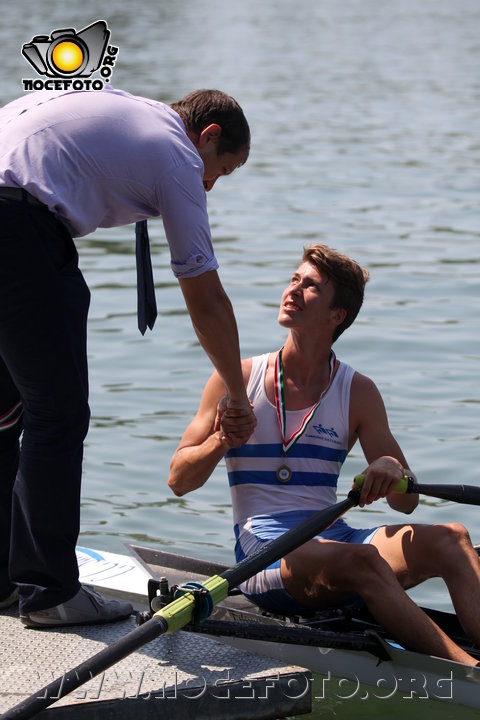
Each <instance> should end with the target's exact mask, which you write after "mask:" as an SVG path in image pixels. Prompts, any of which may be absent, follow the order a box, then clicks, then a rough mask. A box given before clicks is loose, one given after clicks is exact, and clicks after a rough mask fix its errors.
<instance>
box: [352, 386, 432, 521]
mask: <svg viewBox="0 0 480 720" xmlns="http://www.w3.org/2000/svg"><path fill="white" fill-rule="evenodd" d="M350 428H353V434H352V436H351V439H350V442H351V444H353V442H354V441H355V439H356V438H357V437H358V439H359V440H360V444H361V446H362V450H363V452H364V455H365V459H366V460H367V462H368V463H369V465H368V467H367V468H366V469H365V470H364V473H365V482H364V485H363V488H362V496H361V500H360V506H361V507H363V506H364V505H365V504H369V503H371V502H373V501H374V500H377V499H378V498H381V497H386V499H387V502H388V504H389V505H390V507H392V508H393V509H394V510H397V511H399V512H404V513H411V512H412V511H413V510H414V509H415V508H416V507H417V505H418V495H415V494H408V495H407V494H404V493H395V492H393V488H394V487H395V486H396V485H397V483H398V482H399V481H400V479H401V477H402V475H403V474H407V475H410V476H412V477H413V478H415V476H414V475H413V473H412V471H411V470H410V468H409V467H408V463H407V460H406V459H405V456H404V454H403V452H402V450H401V448H400V446H399V444H398V443H397V441H396V440H395V438H394V437H393V435H392V432H391V430H390V427H389V424H388V418H387V413H386V410H385V405H384V403H383V400H382V396H381V395H380V392H379V390H378V388H377V386H376V385H375V383H374V382H372V380H370V379H369V378H367V377H365V376H364V375H361V374H360V373H355V376H354V378H353V381H352V387H351V393H350Z"/></svg>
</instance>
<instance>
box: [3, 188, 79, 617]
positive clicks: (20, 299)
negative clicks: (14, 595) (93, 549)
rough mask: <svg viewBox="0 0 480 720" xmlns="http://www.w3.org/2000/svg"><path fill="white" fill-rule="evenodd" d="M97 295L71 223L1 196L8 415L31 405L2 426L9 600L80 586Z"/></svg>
mask: <svg viewBox="0 0 480 720" xmlns="http://www.w3.org/2000/svg"><path fill="white" fill-rule="evenodd" d="M89 303H90V292H89V290H88V288H87V285H86V283H85V280H84V278H83V276H82V274H81V272H80V270H79V268H78V255H77V251H76V248H75V245H74V242H73V240H72V238H71V237H70V235H69V233H68V231H67V230H66V229H65V227H64V226H63V225H62V224H61V223H60V222H58V221H57V220H56V219H55V217H54V215H53V214H52V213H50V212H49V211H48V210H47V209H46V208H43V207H35V206H32V205H29V204H27V202H26V201H25V200H23V201H13V200H4V199H2V198H1V197H0V417H2V416H5V415H6V414H7V413H8V411H9V410H10V409H11V408H12V407H13V406H14V405H15V404H16V403H17V402H18V401H19V400H21V402H22V404H23V411H24V412H23V418H22V419H21V421H20V422H18V423H16V424H15V425H13V426H12V427H10V428H8V429H4V430H3V431H2V430H0V598H1V597H3V596H5V595H7V594H8V592H9V591H11V589H12V587H13V585H12V584H13V583H15V584H17V585H18V586H19V592H20V611H21V612H22V611H23V612H28V611H32V610H42V609H45V608H48V607H52V606H53V605H57V604H59V603H61V602H64V601H65V600H67V599H69V598H70V597H72V596H73V595H75V593H76V592H77V591H78V589H79V582H78V569H77V562H76V556H75V545H76V542H77V538H78V533H79V528H80V481H81V469H82V455H83V441H84V438H85V435H86V433H87V429H88V423H89V418H90V411H89V407H88V373H87V356H86V325H87V314H88V307H89ZM22 431H23V434H22V435H21V433H22ZM20 441H21V445H20V444H19V443H20Z"/></svg>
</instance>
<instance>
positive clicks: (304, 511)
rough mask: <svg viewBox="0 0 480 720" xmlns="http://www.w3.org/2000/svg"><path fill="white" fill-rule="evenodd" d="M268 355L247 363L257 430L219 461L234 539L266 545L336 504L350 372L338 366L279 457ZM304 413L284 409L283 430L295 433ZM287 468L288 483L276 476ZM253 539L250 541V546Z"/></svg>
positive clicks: (345, 445)
mask: <svg viewBox="0 0 480 720" xmlns="http://www.w3.org/2000/svg"><path fill="white" fill-rule="evenodd" d="M268 358H269V354H265V355H261V356H258V357H254V358H252V370H251V374H250V379H249V382H248V386H247V394H248V397H249V398H250V400H251V402H252V403H253V406H254V410H255V415H256V417H257V427H256V428H255V431H254V433H253V435H252V436H251V437H250V439H249V441H248V443H246V444H245V445H242V447H240V448H235V449H232V450H229V451H228V453H227V454H226V456H225V461H226V466H227V472H228V480H229V484H230V491H231V496H232V508H233V520H234V525H235V535H236V537H237V540H240V538H241V542H242V546H243V547H244V550H246V549H247V547H246V546H248V545H249V543H248V538H247V537H245V534H247V535H248V534H253V536H255V538H258V539H261V540H270V539H272V538H273V537H277V536H278V535H280V534H281V533H282V532H285V530H288V529H289V528H290V527H293V526H294V525H296V524H297V522H299V521H300V520H303V519H304V518H305V517H307V516H308V515H310V514H312V513H313V512H316V511H318V510H321V509H323V508H324V507H327V506H328V505H332V504H334V503H335V502H336V496H337V493H336V489H337V480H338V475H339V473H340V469H341V467H342V464H343V462H344V460H345V458H346V456H347V452H348V437H349V432H348V416H349V404H350V387H351V383H352V378H353V375H354V373H355V371H354V369H353V368H352V367H350V366H349V365H346V364H345V363H340V364H339V366H338V369H337V372H336V374H335V377H334V380H333V382H332V384H331V386H330V388H329V389H328V391H327V392H326V394H325V395H324V397H323V399H322V401H321V403H320V405H319V406H318V407H317V409H316V410H315V413H314V415H313V417H312V418H311V420H310V422H309V423H308V425H307V428H306V430H305V432H304V434H303V435H302V436H301V437H300V438H299V439H298V440H297V442H296V444H295V445H294V446H293V447H292V448H291V450H290V451H289V452H288V454H287V455H286V456H285V455H284V454H283V450H282V438H281V432H280V428H279V424H278V419H277V413H276V409H275V406H274V405H273V404H272V403H271V402H270V401H269V399H268V397H267V394H266V391H265V373H266V370H267V366H268ZM307 411H308V408H307V409H304V410H294V411H289V410H287V427H288V432H289V433H291V432H292V431H293V430H295V429H297V428H298V427H299V426H300V424H301V422H302V420H303V418H304V416H305V415H306V413H307ZM282 465H287V466H288V468H289V469H290V470H291V477H290V479H289V480H288V481H282V480H281V479H279V478H278V477H277V470H278V468H279V467H281V466H282ZM253 540H254V538H253V537H252V541H253Z"/></svg>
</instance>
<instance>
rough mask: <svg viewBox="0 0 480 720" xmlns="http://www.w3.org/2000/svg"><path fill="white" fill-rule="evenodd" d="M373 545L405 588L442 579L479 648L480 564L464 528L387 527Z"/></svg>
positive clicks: (458, 613)
mask: <svg viewBox="0 0 480 720" xmlns="http://www.w3.org/2000/svg"><path fill="white" fill-rule="evenodd" d="M372 544H373V545H375V546H376V547H377V548H378V551H379V552H380V554H381V555H382V557H383V558H384V559H385V560H386V561H387V562H388V564H389V565H390V567H391V568H392V569H393V571H394V573H395V574H396V576H397V578H398V580H399V582H400V583H401V585H402V586H403V587H404V588H410V587H414V586H415V585H418V584H419V583H421V582H423V581H425V580H427V579H428V578H432V577H439V578H442V579H443V580H444V582H445V584H446V586H447V588H448V590H449V593H450V597H451V599H452V604H453V606H454V608H455V611H456V613H457V617H458V619H459V620H460V622H461V623H462V625H463V627H464V629H465V632H466V633H467V634H468V635H469V636H470V637H471V638H472V639H473V640H474V641H475V642H476V643H477V645H479V646H480V614H479V613H478V606H479V605H480V562H479V559H478V555H477V553H476V551H475V549H474V548H473V546H472V543H471V541H470V536H469V534H468V532H467V530H466V529H465V527H464V526H463V525H460V524H459V523H448V524H443V525H416V524H415V525H404V526H401V525H399V526H393V527H384V528H380V529H379V530H378V531H377V533H376V534H375V536H374V538H373V540H372Z"/></svg>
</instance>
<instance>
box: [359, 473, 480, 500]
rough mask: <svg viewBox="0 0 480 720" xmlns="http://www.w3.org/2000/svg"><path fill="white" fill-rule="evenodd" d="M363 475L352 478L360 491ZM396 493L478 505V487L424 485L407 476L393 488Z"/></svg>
mask: <svg viewBox="0 0 480 720" xmlns="http://www.w3.org/2000/svg"><path fill="white" fill-rule="evenodd" d="M364 481H365V475H364V474H363V473H361V474H360V475H357V476H356V477H355V478H354V484H355V487H356V488H358V489H359V490H361V488H362V487H363V483H364ZM393 492H397V493H416V494H418V495H428V496H429V497H435V498H440V499H441V500H449V501H450V502H458V503H465V504H466V505H480V487H477V486H475V485H443V484H442V485H440V484H438V485H426V484H420V483H417V482H415V481H414V479H413V478H412V477H410V476H409V475H404V477H403V480H400V482H399V483H398V485H396V486H395V487H394V488H393Z"/></svg>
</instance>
